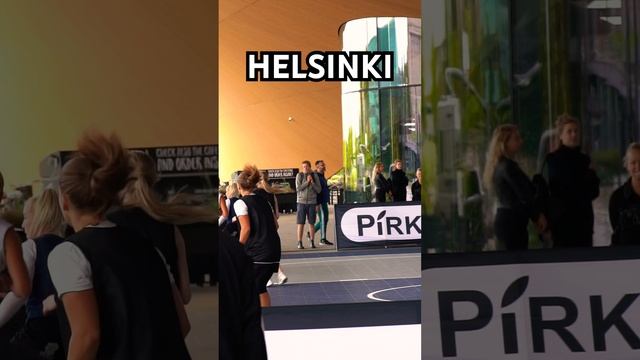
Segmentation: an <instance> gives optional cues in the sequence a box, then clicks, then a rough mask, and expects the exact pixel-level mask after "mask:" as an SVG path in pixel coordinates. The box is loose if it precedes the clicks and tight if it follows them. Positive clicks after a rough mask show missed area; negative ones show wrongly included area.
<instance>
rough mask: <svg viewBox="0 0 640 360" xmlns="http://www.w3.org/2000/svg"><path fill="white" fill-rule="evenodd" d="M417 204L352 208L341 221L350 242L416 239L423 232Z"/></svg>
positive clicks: (343, 231) (342, 228)
mask: <svg viewBox="0 0 640 360" xmlns="http://www.w3.org/2000/svg"><path fill="white" fill-rule="evenodd" d="M421 220H422V216H421V213H420V205H410V206H388V207H382V206H380V207H364V208H353V209H349V210H347V211H346V212H345V214H344V216H343V217H342V221H341V224H340V227H341V230H342V233H343V234H344V235H345V236H346V237H347V238H348V239H349V240H351V241H356V242H362V241H381V240H416V239H420V237H421V234H422V224H421Z"/></svg>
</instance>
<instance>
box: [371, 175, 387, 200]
mask: <svg viewBox="0 0 640 360" xmlns="http://www.w3.org/2000/svg"><path fill="white" fill-rule="evenodd" d="M373 181H374V184H375V185H376V192H375V194H374V195H375V198H376V202H385V201H386V200H387V192H388V191H389V181H388V180H387V179H386V178H385V177H384V175H382V173H378V174H377V175H376V177H375V179H374V180H373Z"/></svg>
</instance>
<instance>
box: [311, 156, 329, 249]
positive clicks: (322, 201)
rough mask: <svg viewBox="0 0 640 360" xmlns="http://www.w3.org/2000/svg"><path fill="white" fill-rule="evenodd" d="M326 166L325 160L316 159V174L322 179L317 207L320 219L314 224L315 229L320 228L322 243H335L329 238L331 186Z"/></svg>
mask: <svg viewBox="0 0 640 360" xmlns="http://www.w3.org/2000/svg"><path fill="white" fill-rule="evenodd" d="M325 171H326V167H325V164H324V161H323V160H318V161H316V175H317V176H318V180H319V181H320V189H321V190H320V193H318V201H317V207H316V213H317V214H318V215H320V216H318V221H317V222H316V224H315V226H314V230H315V231H318V230H320V245H333V243H332V242H330V241H329V240H327V224H328V223H329V186H328V185H327V179H326V178H325V177H324V172H325Z"/></svg>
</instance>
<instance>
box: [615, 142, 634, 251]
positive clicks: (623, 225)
mask: <svg viewBox="0 0 640 360" xmlns="http://www.w3.org/2000/svg"><path fill="white" fill-rule="evenodd" d="M624 166H625V168H626V169H627V173H629V179H628V180H627V181H626V182H625V183H624V184H623V185H622V186H620V187H619V188H617V189H616V190H615V191H614V192H613V194H611V198H610V199H609V220H610V221H611V227H612V228H613V234H612V235H611V245H612V246H617V245H640V144H639V143H631V144H630V145H629V147H628V148H627V153H626V155H625V156H624Z"/></svg>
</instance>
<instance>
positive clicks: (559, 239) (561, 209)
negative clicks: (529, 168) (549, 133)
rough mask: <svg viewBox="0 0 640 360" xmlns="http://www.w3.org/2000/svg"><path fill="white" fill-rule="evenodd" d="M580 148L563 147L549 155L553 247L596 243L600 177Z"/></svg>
mask: <svg viewBox="0 0 640 360" xmlns="http://www.w3.org/2000/svg"><path fill="white" fill-rule="evenodd" d="M590 163H591V159H590V158H589V156H588V155H586V154H583V153H581V152H580V148H568V147H566V146H560V148H559V149H558V150H556V151H554V152H552V153H550V154H548V155H547V157H546V165H547V169H548V174H549V216H548V217H549V226H550V229H551V236H552V238H553V247H554V248H559V247H560V248H561V247H589V246H592V243H593V222H594V219H593V205H592V204H591V202H592V201H593V200H594V199H595V198H597V197H598V195H599V194H600V179H598V176H597V175H596V173H595V172H594V171H593V170H592V169H590V168H589V164H590Z"/></svg>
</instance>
